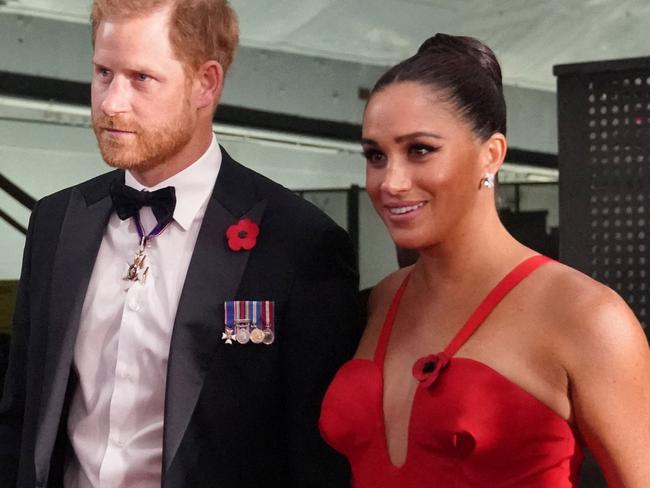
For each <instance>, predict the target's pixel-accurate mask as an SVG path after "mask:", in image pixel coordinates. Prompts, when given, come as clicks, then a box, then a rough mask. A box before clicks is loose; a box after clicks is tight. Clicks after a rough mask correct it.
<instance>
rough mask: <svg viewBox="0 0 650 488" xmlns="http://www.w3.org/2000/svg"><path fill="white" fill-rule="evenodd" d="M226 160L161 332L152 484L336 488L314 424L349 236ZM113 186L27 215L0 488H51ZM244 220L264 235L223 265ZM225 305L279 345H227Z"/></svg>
mask: <svg viewBox="0 0 650 488" xmlns="http://www.w3.org/2000/svg"><path fill="white" fill-rule="evenodd" d="M222 153H223V161H222V166H221V170H220V173H219V176H218V178H217V181H216V185H215V188H214V191H213V194H212V197H211V199H210V201H209V203H208V207H207V210H206V214H205V217H204V219H203V224H202V227H201V230H200V233H199V236H198V240H197V242H196V246H195V248H194V254H193V256H192V260H191V262H190V266H189V269H188V272H187V277H186V280H185V285H184V287H183V290H182V293H181V297H180V302H179V306H178V312H177V314H176V320H175V323H174V329H173V333H172V342H171V347H170V353H169V362H168V372H167V391H166V398H165V423H164V441H163V466H162V486H163V487H169V488H180V487H192V488H197V487H218V488H246V487H251V488H253V487H263V486H267V485H269V484H272V485H275V486H284V487H294V486H295V487H301V488H302V487H344V486H347V484H348V466H347V462H346V461H345V460H344V459H343V458H342V457H340V456H339V455H338V454H336V453H335V452H333V451H332V450H331V449H330V448H329V447H328V446H327V445H325V444H324V442H323V441H322V439H321V438H320V436H319V433H318V426H317V422H318V415H319V412H320V402H321V399H322V396H323V394H324V391H325V389H326V387H327V385H328V383H329V381H330V380H331V378H332V376H333V375H334V374H335V372H336V370H337V369H338V367H339V366H340V365H341V363H342V362H344V361H345V360H346V359H348V358H349V357H350V356H351V355H352V354H353V352H354V348H355V346H356V342H357V340H358V329H356V327H355V325H356V324H355V321H356V320H357V313H358V312H357V303H356V294H357V274H356V270H355V267H354V264H353V263H354V257H353V251H352V248H351V246H350V243H349V239H348V236H347V234H346V233H345V232H344V231H343V230H342V229H341V228H339V227H338V226H336V225H335V224H334V223H333V222H332V221H331V220H330V219H329V218H327V217H326V216H325V215H324V214H323V213H322V212H320V211H319V210H317V209H316V208H315V207H313V206H312V205H310V204H308V203H306V202H305V201H303V200H302V199H300V198H299V197H297V196H296V195H294V194H293V193H291V192H290V191H288V190H287V189H285V188H283V187H281V186H280V185H277V184H276V183H273V182H272V181H270V180H268V179H266V178H264V177H263V176H261V175H259V174H257V173H255V172H253V171H251V170H249V169H246V168H244V167H243V166H241V165H239V164H238V163H237V162H235V161H234V160H232V159H231V158H230V157H229V156H228V155H227V154H226V152H225V151H223V150H222ZM123 178H124V174H123V172H121V171H114V172H111V173H108V174H106V175H102V176H99V177H97V178H95V179H92V180H90V181H87V182H85V183H82V184H80V185H78V186H75V187H72V188H70V189H67V190H63V191H61V192H59V193H56V194H54V195H51V196H49V197H46V198H44V199H43V200H42V201H40V202H39V203H38V204H37V206H36V208H35V209H34V211H33V213H32V217H31V220H30V225H29V232H28V236H27V242H26V245H25V252H24V257H23V270H22V274H21V280H20V286H19V293H18V301H17V306H16V312H15V316H14V322H13V333H12V349H11V357H10V365H9V369H8V372H7V377H6V380H5V394H4V397H3V400H2V404H1V406H0V460H1V461H2V464H1V465H0V470H2V474H1V475H0V478H1V477H2V476H4V482H1V481H3V480H2V479H0V485H1V486H12V485H13V484H14V483H15V482H14V481H13V479H12V478H13V477H16V476H17V485H18V486H20V487H34V486H37V487H45V486H48V487H57V486H61V485H62V473H63V466H64V462H65V461H64V460H65V459H66V456H67V455H69V449H70V447H69V442H68V440H67V435H66V422H67V410H68V403H69V399H70V394H71V392H72V391H73V390H74V388H75V386H76V384H77V378H76V374H75V372H74V368H73V367H72V360H73V348H74V344H75V340H76V334H77V330H78V327H79V317H80V312H81V307H82V304H83V301H84V295H85V292H86V288H87V286H88V282H89V279H90V275H91V272H92V270H93V266H94V262H95V258H96V255H97V252H98V250H99V246H100V243H101V240H102V236H103V233H104V228H105V227H106V224H107V222H108V219H109V217H110V215H111V212H112V203H111V199H110V196H109V191H108V189H109V185H110V183H111V181H112V180H114V179H123ZM243 217H248V218H251V219H252V220H254V221H255V222H257V223H258V224H259V227H260V234H259V236H258V238H257V244H256V246H255V247H254V248H253V249H252V250H251V251H240V252H234V251H231V250H230V249H229V248H228V247H227V243H226V237H225V235H226V230H227V229H228V227H229V226H230V225H232V224H234V223H236V222H237V221H238V220H239V219H240V218H243ZM120 265H121V263H120ZM226 300H274V301H275V303H276V329H275V330H276V339H275V342H274V343H273V344H272V345H270V346H266V345H263V344H258V345H255V344H252V343H248V344H245V345H241V344H237V343H234V344H232V345H228V344H226V343H225V342H223V341H222V340H221V334H222V332H223V331H224V306H223V304H224V301H226ZM14 479H15V478H14ZM10 483H11V484H10Z"/></svg>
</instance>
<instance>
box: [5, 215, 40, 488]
mask: <svg viewBox="0 0 650 488" xmlns="http://www.w3.org/2000/svg"><path fill="white" fill-rule="evenodd" d="M37 208H38V204H37V205H36V207H34V210H33V211H32V215H31V218H30V221H29V228H28V231H27V239H26V241H25V248H24V250H23V262H22V270H21V274H20V281H19V284H18V295H17V299H16V308H15V311H14V316H13V321H12V327H11V350H10V354H9V365H8V368H7V373H6V375H5V379H4V389H3V395H2V400H1V401H0V486H7V487H9V486H15V484H16V477H17V472H18V462H19V459H20V438H21V433H22V425H23V414H24V410H25V385H26V370H27V354H28V343H29V329H30V315H29V297H30V274H31V248H32V239H33V234H34V221H35V216H36V212H37Z"/></svg>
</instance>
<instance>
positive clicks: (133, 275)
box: [123, 237, 149, 285]
mask: <svg viewBox="0 0 650 488" xmlns="http://www.w3.org/2000/svg"><path fill="white" fill-rule="evenodd" d="M146 259H147V255H146V254H145V240H144V237H143V238H142V239H140V246H139V247H138V250H137V252H136V253H135V255H134V256H133V261H132V262H131V264H128V263H127V265H128V268H127V270H126V276H124V278H123V279H124V280H126V281H139V282H141V283H142V284H143V285H144V283H145V281H146V280H147V273H148V272H149V266H146V265H145V260H146Z"/></svg>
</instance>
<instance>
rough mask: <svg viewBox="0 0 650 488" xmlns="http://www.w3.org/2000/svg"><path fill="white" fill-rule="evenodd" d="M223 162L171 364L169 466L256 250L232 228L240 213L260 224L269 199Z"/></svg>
mask: <svg viewBox="0 0 650 488" xmlns="http://www.w3.org/2000/svg"><path fill="white" fill-rule="evenodd" d="M222 155H223V159H222V164H221V169H220V171H219V176H218V178H217V182H216V184H215V188H214V191H213V194H212V197H211V198H210V201H209V202H208V207H207V209H206V212H205V216H204V217H203V223H202V225H201V230H200V231H199V235H198V238H197V241H196V245H195V247H194V253H193V255H192V259H191V261H190V265H189V268H188V271H187V276H186V278H185V284H184V286H183V291H182V293H181V297H180V300H179V304H178V311H177V313H176V320H175V322H174V331H173V333H172V343H171V348H170V354H169V362H168V370H167V391H166V399H165V424H164V441H163V472H165V471H167V470H168V469H169V467H170V465H171V462H172V460H173V459H174V456H175V454H176V451H177V450H178V447H179V445H180V443H181V440H182V438H183V435H184V433H185V430H186V428H187V425H188V423H189V421H190V417H191V416H192V412H193V411H194V407H195V405H196V402H197V399H198V397H199V394H200V392H201V388H202V387H203V381H204V377H205V372H206V370H207V368H208V367H209V365H210V363H211V361H212V359H213V357H214V354H215V353H218V350H219V348H220V347H223V342H222V341H221V334H222V332H223V331H224V316H223V302H224V301H226V300H233V299H234V297H235V294H236V293H237V288H238V286H239V283H240V281H241V277H242V275H243V273H244V270H245V268H246V263H247V261H248V256H249V254H250V252H248V251H239V252H233V251H231V250H230V249H229V248H228V247H227V243H226V231H227V229H228V227H229V226H230V225H232V224H235V223H237V221H238V220H239V219H240V218H243V217H246V218H250V219H251V220H253V221H254V222H256V223H258V224H260V222H261V220H262V216H263V214H264V209H265V207H266V202H265V201H264V200H257V199H256V198H255V192H254V187H253V182H252V179H251V177H250V176H249V174H248V170H245V169H244V168H242V167H241V166H239V164H238V163H235V162H234V161H233V160H232V159H231V158H230V157H229V156H228V154H227V153H226V152H225V151H224V150H223V149H222Z"/></svg>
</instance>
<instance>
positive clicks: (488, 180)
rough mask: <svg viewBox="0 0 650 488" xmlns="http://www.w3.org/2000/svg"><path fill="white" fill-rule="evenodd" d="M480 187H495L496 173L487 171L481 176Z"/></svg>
mask: <svg viewBox="0 0 650 488" xmlns="http://www.w3.org/2000/svg"><path fill="white" fill-rule="evenodd" d="M479 188H494V173H485V174H484V175H483V178H481V181H480V184H479Z"/></svg>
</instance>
